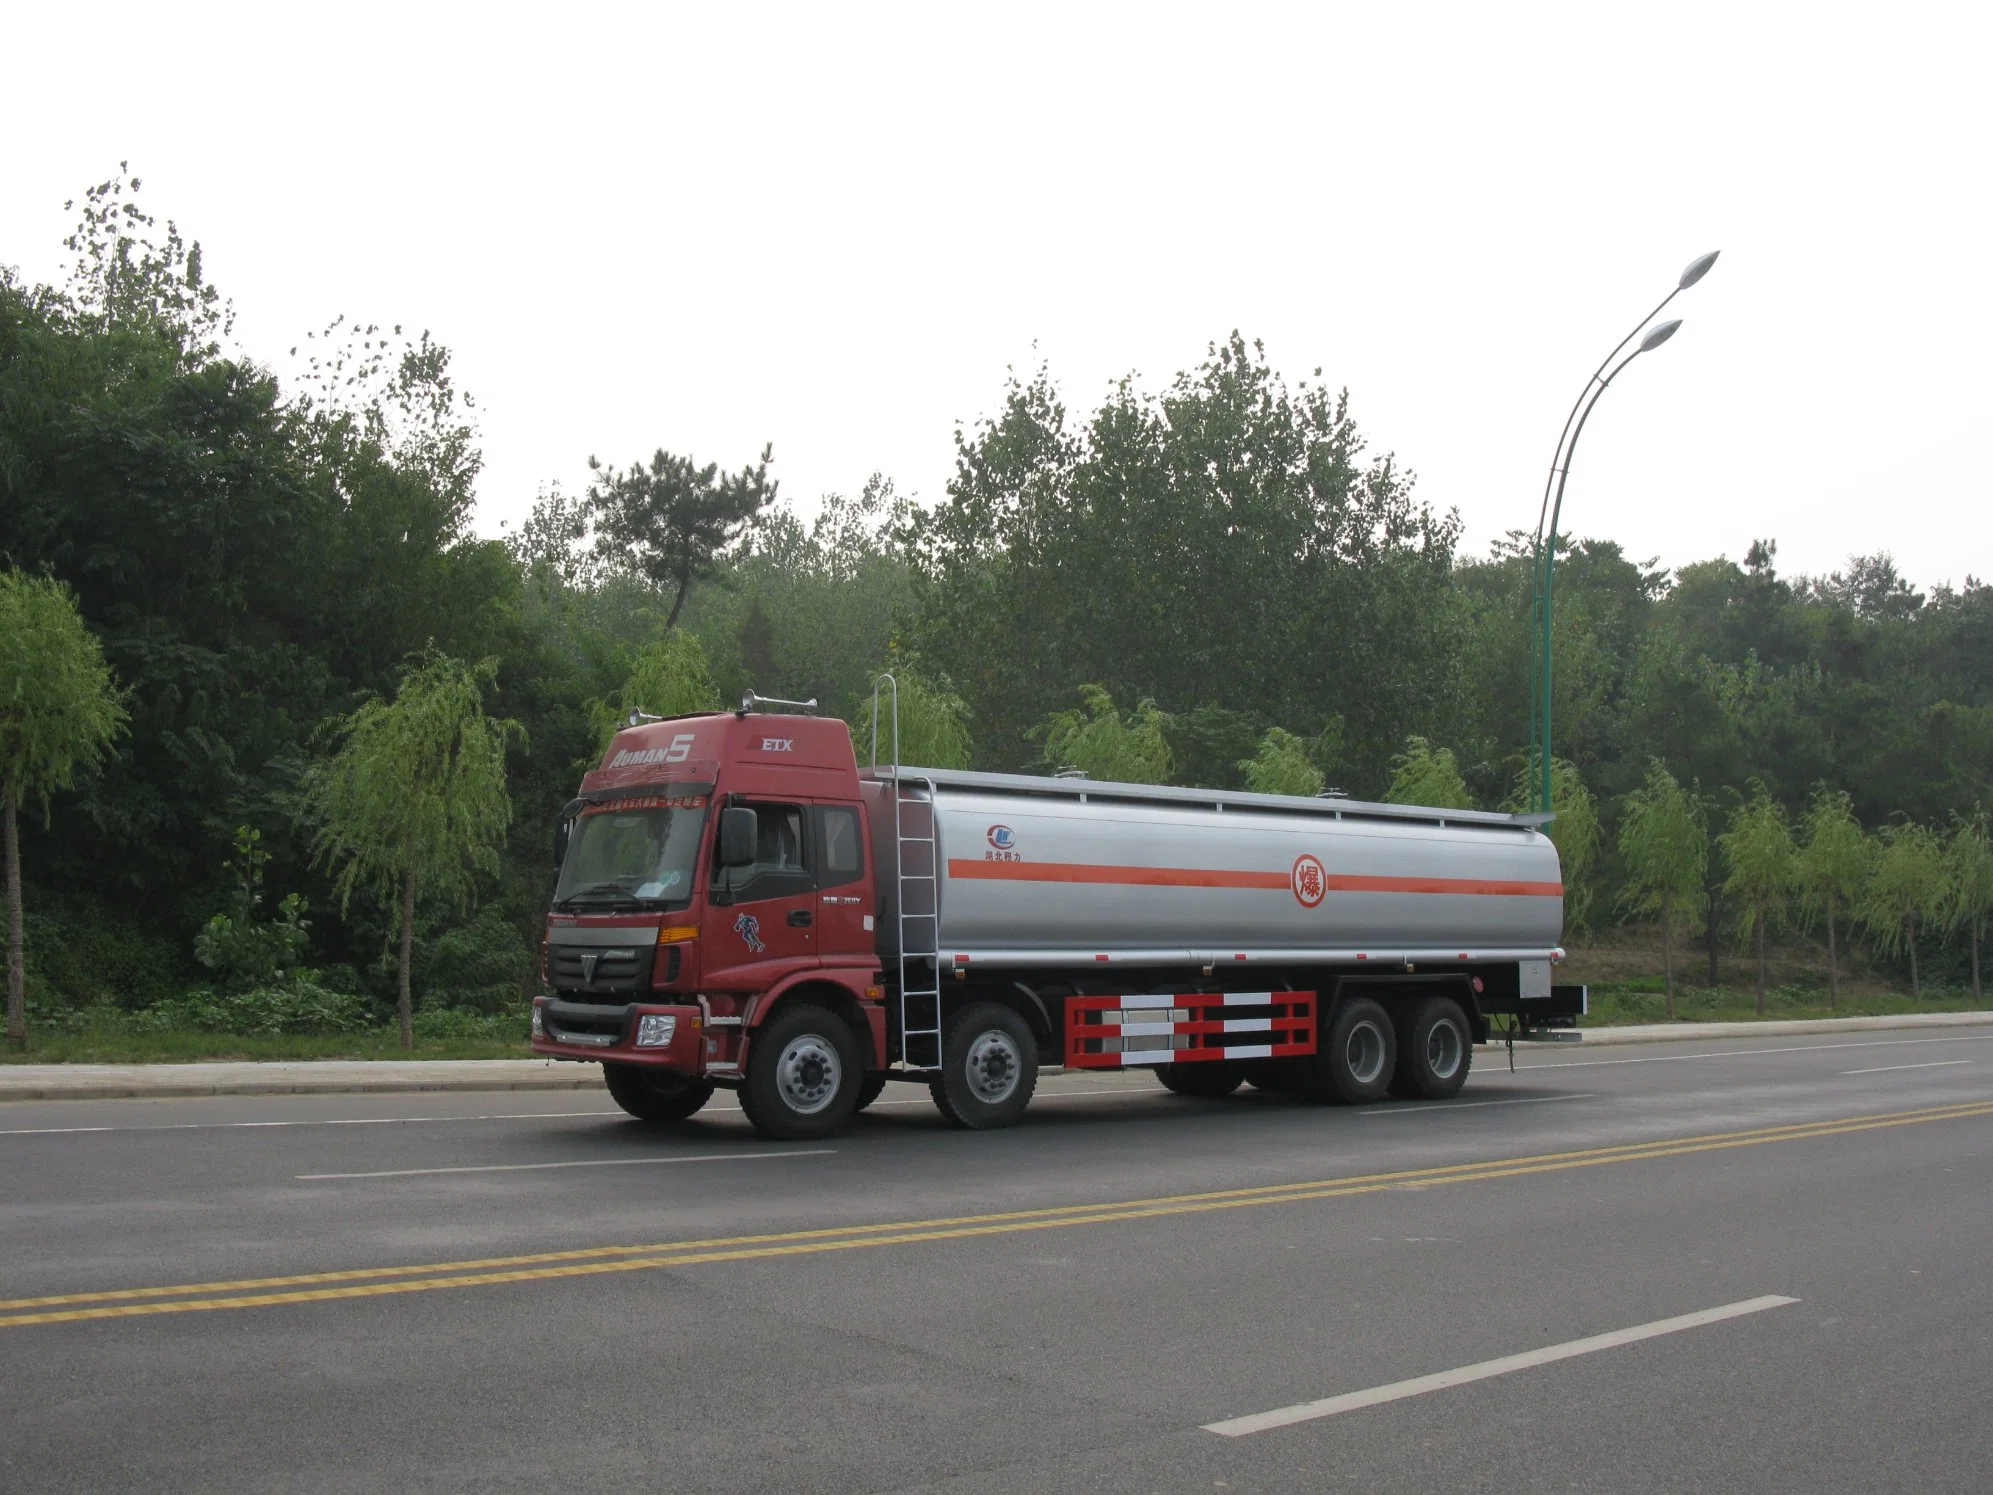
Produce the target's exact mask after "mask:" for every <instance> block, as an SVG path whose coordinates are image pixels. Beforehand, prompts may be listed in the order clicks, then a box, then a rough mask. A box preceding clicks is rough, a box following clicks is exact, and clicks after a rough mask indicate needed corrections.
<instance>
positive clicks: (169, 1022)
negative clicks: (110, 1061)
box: [123, 977, 380, 1037]
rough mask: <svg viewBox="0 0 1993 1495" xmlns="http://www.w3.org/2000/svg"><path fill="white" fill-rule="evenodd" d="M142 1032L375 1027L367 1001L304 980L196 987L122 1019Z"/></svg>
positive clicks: (263, 1031)
mask: <svg viewBox="0 0 1993 1495" xmlns="http://www.w3.org/2000/svg"><path fill="white" fill-rule="evenodd" d="M123 1020H124V1021H125V1022H127V1023H129V1024H131V1025H132V1027H133V1029H134V1031H137V1032H141V1033H163V1032H166V1031H169V1030H171V1029H176V1028H178V1029H194V1030H197V1031H200V1032H206V1033H230V1034H235V1035H237V1036H242V1037H247V1036H249V1035H251V1034H259V1033H260V1034H268V1035H280V1034H301V1033H364V1032H366V1031H367V1030H368V1029H370V1028H373V1027H376V1026H378V1025H379V1022H380V1018H379V1015H378V1014H377V1013H376V1012H375V1011H374V1009H373V1006H372V1005H371V1004H370V1003H369V1002H368V1001H367V1000H366V998H364V997H362V996H360V995H358V994H357V993H353V992H339V991H332V990H329V989H328V988H326V987H323V986H320V985H319V984H318V983H317V982H315V981H312V980H309V979H307V978H305V977H294V978H293V979H291V980H289V981H287V982H284V983H282V984H281V985H275V986H255V987H251V988H250V989H249V990H247V991H241V992H219V991H216V990H214V989H213V988H212V987H196V988H195V989H194V990H192V991H190V992H188V993H187V994H186V995H185V996H184V997H174V998H170V999H168V1000H167V1001H164V1002H155V1003H153V1004H152V1006H150V1007H148V1008H146V1009H145V1010H144V1011H142V1012H135V1013H132V1014H130V1015H129V1016H128V1017H126V1018H124V1019H123Z"/></svg>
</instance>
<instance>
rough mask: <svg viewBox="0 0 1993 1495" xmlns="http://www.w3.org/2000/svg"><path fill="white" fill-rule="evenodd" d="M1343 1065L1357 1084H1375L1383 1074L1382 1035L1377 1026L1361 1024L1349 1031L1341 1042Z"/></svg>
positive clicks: (1369, 1023) (1366, 1023)
mask: <svg viewBox="0 0 1993 1495" xmlns="http://www.w3.org/2000/svg"><path fill="white" fill-rule="evenodd" d="M1343 1063H1344V1064H1346V1065H1347V1066H1348V1067H1349V1077H1350V1078H1351V1079H1352V1080H1354V1081H1356V1083H1357V1084H1359V1085H1371V1084H1375V1083H1376V1081H1377V1077H1378V1076H1379V1075H1381V1074H1383V1073H1384V1035H1383V1034H1382V1033H1381V1032H1379V1031H1378V1028H1377V1024H1375V1023H1371V1022H1362V1023H1358V1024H1357V1025H1356V1026H1355V1027H1353V1028H1351V1029H1350V1030H1349V1037H1348V1038H1346V1039H1344V1040H1343Z"/></svg>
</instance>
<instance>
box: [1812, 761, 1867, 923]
mask: <svg viewBox="0 0 1993 1495" xmlns="http://www.w3.org/2000/svg"><path fill="white" fill-rule="evenodd" d="M1802 825H1803V828H1804V834H1805V844H1804V846H1803V847H1802V848H1801V850H1800V853H1799V861H1798V864H1797V867H1796V877H1797V880H1798V884H1799V889H1800V902H1801V908H1802V911H1803V915H1804V917H1805V918H1806V919H1807V921H1808V923H1811V922H1812V920H1813V919H1814V918H1816V917H1818V916H1819V915H1821V914H1823V913H1826V912H1828V911H1829V910H1830V909H1831V910H1840V909H1843V908H1846V907H1847V906H1848V904H1849V903H1850V901H1851V900H1852V899H1853V898H1854V896H1855V895H1856V894H1857V893H1858V892H1860V891H1861V885H1862V878H1863V877H1864V876H1865V875H1866V873H1867V871H1868V854H1869V847H1868V841H1867V838H1866V837H1865V836H1863V834H1862V828H1861V825H1860V824H1859V823H1858V822H1857V821H1856V820H1855V814H1854V802H1853V800H1852V799H1850V798H1849V796H1848V794H1847V793H1846V791H1844V790H1839V789H1828V788H1826V787H1825V786H1822V787H1821V788H1819V789H1816V790H1815V791H1814V794H1813V802H1812V805H1811V806H1810V807H1809V808H1808V810H1807V812H1806V818H1805V820H1804V821H1803V822H1802Z"/></svg>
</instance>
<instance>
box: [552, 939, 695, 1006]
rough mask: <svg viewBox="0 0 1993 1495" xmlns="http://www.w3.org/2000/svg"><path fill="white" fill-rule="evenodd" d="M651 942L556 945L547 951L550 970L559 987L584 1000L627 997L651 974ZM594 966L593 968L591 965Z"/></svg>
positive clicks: (555, 986) (640, 986)
mask: <svg viewBox="0 0 1993 1495" xmlns="http://www.w3.org/2000/svg"><path fill="white" fill-rule="evenodd" d="M654 948H655V947H653V946H650V945H612V946H609V947H607V948H605V947H603V946H600V945H554V946H551V947H550V948H549V949H548V951H547V974H548V976H549V977H551V978H552V981H553V986H554V989H555V990H556V991H559V992H561V993H563V994H567V995H572V996H575V997H578V998H580V999H582V1000H584V1001H586V1000H589V999H591V998H593V997H597V996H602V997H615V998H617V999H619V1000H623V1001H627V1000H628V999H629V997H630V995H631V993H633V992H637V991H641V990H643V988H644V986H645V984H646V981H645V978H646V977H648V976H649V974H650V959H651V953H652V950H653V949H654ZM672 953H673V954H674V955H675V954H677V951H676V950H673V951H672ZM591 966H592V967H593V969H592V970H591V969H590V967H591Z"/></svg>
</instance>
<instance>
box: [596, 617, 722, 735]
mask: <svg viewBox="0 0 1993 1495" xmlns="http://www.w3.org/2000/svg"><path fill="white" fill-rule="evenodd" d="M719 709H720V694H719V692H718V691H716V690H715V689H713V676H712V671H711V670H710V668H709V667H708V665H707V662H706V650H705V648H704V647H703V646H702V645H701V644H700V642H699V639H698V636H697V635H696V634H691V633H687V632H686V631H685V630H684V629H682V628H681V629H675V630H673V631H672V632H670V633H667V634H665V635H664V636H663V637H662V638H657V639H653V640H652V641H651V642H650V643H648V644H646V645H644V647H643V648H641V649H639V650H638V651H637V655H636V658H635V659H634V660H633V661H632V662H631V664H630V670H629V673H628V675H626V676H625V677H624V679H623V688H622V689H621V690H619V691H615V692H613V693H612V694H611V696H610V698H609V699H608V700H606V701H591V702H589V703H588V715H589V720H590V721H591V722H592V723H593V724H594V727H595V750H596V752H597V753H600V752H601V751H602V749H604V748H606V747H608V746H609V740H610V739H611V738H613V737H614V736H615V735H616V734H617V733H618V732H620V731H621V730H622V729H623V728H624V727H626V726H628V725H629V719H630V713H631V712H633V711H636V712H642V713H643V714H644V715H646V716H693V715H696V714H698V713H700V712H703V711H718V710H719ZM590 766H591V767H592V766H593V765H590Z"/></svg>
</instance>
